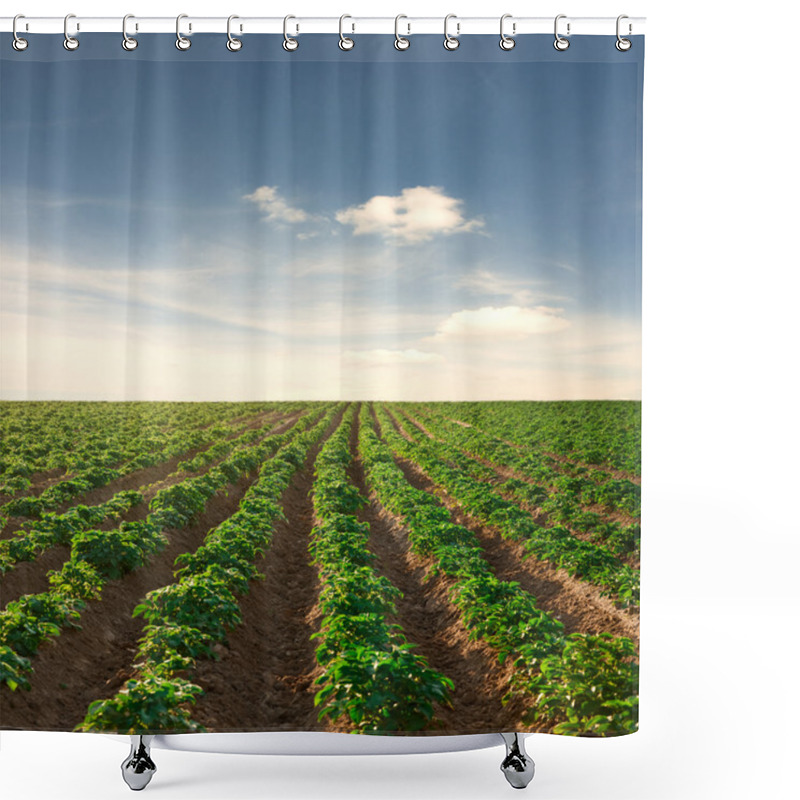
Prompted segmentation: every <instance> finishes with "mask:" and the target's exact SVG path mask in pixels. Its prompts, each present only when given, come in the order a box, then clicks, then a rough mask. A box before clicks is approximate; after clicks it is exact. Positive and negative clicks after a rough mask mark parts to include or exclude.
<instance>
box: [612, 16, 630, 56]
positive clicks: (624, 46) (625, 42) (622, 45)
mask: <svg viewBox="0 0 800 800" xmlns="http://www.w3.org/2000/svg"><path fill="white" fill-rule="evenodd" d="M624 19H628V15H627V14H620V15H619V16H618V17H617V41H616V42H615V43H614V47H616V48H617V50H619V51H620V52H621V53H624V52H625V51H626V50H630V49H631V47H632V46H633V42H632V41H631V40H630V39H625V38H623V37H622V36H621V35H620V32H619V29H620V22H622V20H624ZM631 30H632V28H631V25H630V23H629V24H628V34H629V35H630V32H631Z"/></svg>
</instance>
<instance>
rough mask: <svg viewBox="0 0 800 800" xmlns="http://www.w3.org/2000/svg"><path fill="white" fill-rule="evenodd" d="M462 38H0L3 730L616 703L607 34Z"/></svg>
mask: <svg viewBox="0 0 800 800" xmlns="http://www.w3.org/2000/svg"><path fill="white" fill-rule="evenodd" d="M473 38H474V43H473V41H472V40H471V41H470V43H469V48H467V47H466V46H465V47H464V48H463V49H462V51H461V54H460V55H458V56H454V54H453V53H450V52H448V51H447V50H445V49H444V48H443V47H442V45H441V38H440V37H432V38H426V37H419V38H418V39H415V42H414V47H413V48H412V50H411V56H412V57H411V58H409V57H408V56H409V53H401V52H399V51H396V50H395V48H394V47H392V45H391V40H390V39H386V40H381V37H374V39H373V37H364V38H363V39H360V40H359V43H358V45H357V47H356V48H355V52H354V53H349V54H345V55H342V54H341V51H340V50H339V48H338V47H337V46H336V43H335V37H334V39H333V40H330V39H328V38H327V37H314V36H309V37H306V38H304V39H303V45H302V47H300V48H299V49H298V51H297V53H294V54H289V53H286V52H285V51H284V50H283V48H282V47H280V37H278V39H277V40H276V47H275V48H274V51H273V50H270V51H269V53H270V54H269V55H265V56H264V58H263V59H262V58H260V57H259V58H253V57H251V56H248V53H250V54H251V55H252V53H253V49H252V48H250V49H248V48H245V51H244V53H242V54H239V55H237V56H233V57H231V58H229V56H230V54H229V53H228V51H227V50H226V49H225V48H224V45H221V46H220V47H216V46H215V48H216V49H214V50H213V53H214V55H213V56H208V57H206V56H204V52H211V51H204V50H203V46H204V45H203V44H202V40H201V39H200V40H196V43H195V46H194V47H192V48H191V50H189V51H187V52H185V53H184V52H180V51H178V50H177V49H176V48H175V47H174V46H173V40H171V39H170V41H168V42H166V39H165V40H164V41H165V42H166V43H167V46H166V47H165V48H163V49H162V51H160V53H161V54H160V55H158V57H157V59H156V60H154V59H152V58H151V57H150V56H148V53H147V52H145V50H146V48H140V52H138V53H137V54H135V55H134V54H132V53H128V52H126V51H125V50H123V49H122V48H121V47H120V46H119V42H118V37H116V38H114V40H113V47H109V48H108V50H105V51H102V50H91V51H90V49H89V46H88V45H87V46H86V47H85V48H81V50H80V52H79V53H71V54H66V55H65V51H64V48H63V47H62V46H61V42H60V40H57V39H54V41H55V44H54V45H53V47H51V48H50V49H47V48H45V47H44V45H42V47H41V48H39V47H38V46H37V48H36V58H33V59H32V58H28V57H25V58H21V57H20V56H19V54H16V53H14V51H13V50H12V49H11V48H9V51H8V53H7V54H5V55H0V58H2V60H3V69H2V72H0V90H2V95H3V113H2V118H1V119H0V189H1V190H2V191H0V339H2V347H0V436H2V441H1V442H0V728H3V729H24V730H63V731H72V730H80V731H114V732H123V733H124V732H138V733H146V732H148V731H149V732H168V731H173V732H180V731H197V732H202V731H214V732H232V731H343V732H344V731H352V732H358V733H387V734H388V733H392V734H401V735H402V734H412V733H421V734H425V735H435V734H445V733H452V734H467V733H488V732H501V731H508V732H510V731H515V730H518V731H550V732H555V733H563V734H573V735H586V736H614V735H619V734H625V733H630V732H632V731H635V730H636V728H637V724H638V711H637V702H638V665H639V650H638V636H639V605H638V604H639V534H640V486H641V484H640V475H641V468H640V456H639V453H640V430H641V418H640V417H641V331H642V326H641V247H640V242H641V235H640V234H641V202H640V201H641V114H640V110H641V102H640V100H641V87H642V82H641V79H642V62H641V55H640V54H641V52H642V51H641V48H638V49H637V48H634V51H633V52H632V53H631V54H627V55H624V57H620V53H619V52H618V51H617V50H616V49H615V48H614V47H613V45H611V46H609V45H608V42H605V44H603V42H601V41H600V40H601V39H602V38H603V37H584V38H585V39H588V40H591V41H590V42H584V43H582V44H581V47H578V46H577V44H576V47H574V48H572V49H571V50H570V51H569V53H557V52H556V51H555V50H554V49H553V47H552V42H551V40H548V41H547V42H546V47H545V48H544V50H545V51H546V52H547V55H546V56H545V55H542V56H541V58H540V57H539V56H537V55H536V52H535V48H532V47H531V48H527V47H526V48H523V47H520V48H517V49H516V50H515V52H514V54H513V55H511V54H509V53H506V52H504V51H503V50H501V49H500V48H499V47H498V46H497V40H496V37H473ZM482 38H483V39H484V41H481V39H482ZM490 40H491V41H490ZM94 41H97V42H98V47H99V46H100V45H101V41H100V40H94ZM108 41H109V42H110V41H111V40H110V39H109V40H108ZM387 42H388V44H387ZM601 44H603V47H600V45H601ZM92 46H94V45H92ZM103 46H105V45H103ZM32 47H33V45H32ZM370 48H371V50H370ZM471 48H475V49H474V50H473V49H471ZM591 48H594V50H591ZM84 49H85V50H86V53H90V52H91V53H92V54H94V55H91V56H90V57H84V55H82V54H84ZM591 52H594V53H595V55H590V54H591ZM103 53H105V55H103ZM551 53H552V55H550V54H551ZM370 54H371V55H370ZM470 54H473V55H470ZM587 54H589V55H587ZM372 55H374V58H372V57H371V56H372ZM364 56H370V57H364ZM454 58H456V59H457V61H454V60H453V59H454ZM223 59H224V61H225V63H224V64H222V63H220V61H221V60H223ZM565 59H566V61H565ZM567 62H568V63H567ZM19 86H25V87H30V91H23V92H20V91H18V88H19ZM54 86H57V87H58V90H57V91H54V90H53V87H54Z"/></svg>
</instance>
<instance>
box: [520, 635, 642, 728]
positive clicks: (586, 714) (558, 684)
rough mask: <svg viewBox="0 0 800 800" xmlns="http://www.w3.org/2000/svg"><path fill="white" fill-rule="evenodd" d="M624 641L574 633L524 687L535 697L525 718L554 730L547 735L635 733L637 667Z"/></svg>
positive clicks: (633, 654)
mask: <svg viewBox="0 0 800 800" xmlns="http://www.w3.org/2000/svg"><path fill="white" fill-rule="evenodd" d="M634 656H635V651H634V647H633V642H631V640H630V639H625V638H614V637H612V636H611V635H610V634H608V633H604V634H600V635H598V636H589V635H586V634H579V633H574V634H572V635H571V636H568V637H567V644H566V645H565V647H564V650H563V651H562V652H561V653H560V654H559V655H557V656H551V657H549V658H546V659H545V660H544V661H543V662H542V664H541V671H540V673H539V674H538V675H537V676H534V677H533V678H531V679H530V680H528V682H527V687H526V688H527V690H528V691H529V692H530V693H531V694H533V695H535V696H536V701H535V704H534V706H533V707H532V708H531V710H530V711H529V713H528V715H527V719H529V720H530V721H532V722H541V721H546V722H549V723H551V724H554V727H553V733H567V734H572V735H586V736H609V735H617V734H624V733H633V732H634V731H636V730H637V728H638V719H639V714H638V708H639V701H638V696H637V690H638V684H639V667H638V665H637V664H636V662H635V661H634Z"/></svg>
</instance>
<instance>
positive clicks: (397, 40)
mask: <svg viewBox="0 0 800 800" xmlns="http://www.w3.org/2000/svg"><path fill="white" fill-rule="evenodd" d="M401 19H408V17H407V16H406V15H405V14H398V15H397V16H396V17H395V18H394V47H395V50H408V48H409V47H411V39H406V37H405V36H401V35H400V20H401ZM406 27H407V28H408V33H407V34H406V36H410V35H411V23H410V22H407V23H406Z"/></svg>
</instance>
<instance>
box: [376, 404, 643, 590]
mask: <svg viewBox="0 0 800 800" xmlns="http://www.w3.org/2000/svg"><path fill="white" fill-rule="evenodd" d="M378 418H379V421H380V423H381V428H382V430H383V435H384V438H385V439H386V442H387V443H388V444H389V446H390V447H391V448H392V450H394V451H395V452H396V453H397V454H398V455H400V456H402V457H404V458H407V459H408V460H409V461H412V462H414V463H416V464H417V465H418V466H419V467H420V468H421V469H422V470H423V471H424V472H425V473H426V475H427V476H428V477H429V478H430V479H431V480H432V481H433V482H434V483H435V484H436V485H438V486H439V487H440V488H442V489H444V490H445V491H446V492H447V493H448V494H449V495H450V496H451V497H452V498H453V499H454V500H455V501H456V502H457V503H458V504H459V505H460V506H461V507H462V508H463V509H464V510H465V511H466V512H467V513H468V514H470V515H471V516H473V517H474V518H475V519H477V520H478V521H480V522H482V523H483V524H486V525H491V526H494V527H496V528H497V529H498V530H499V531H500V534H501V535H502V536H503V538H508V539H512V540H515V541H519V542H520V543H521V544H522V545H523V547H524V548H525V550H526V552H528V553H529V554H532V555H534V556H536V557H537V558H539V559H544V560H545V561H549V562H551V563H552V564H554V565H555V566H557V567H563V568H564V569H565V570H567V572H568V573H569V574H571V575H575V576H576V577H578V578H581V579H583V580H586V581H588V582H590V583H593V584H595V585H597V586H599V587H601V588H602V589H603V590H604V591H606V592H607V593H610V594H614V595H616V597H617V598H618V599H619V601H620V602H621V603H623V604H628V605H633V604H636V603H637V602H638V599H639V572H638V570H635V569H632V568H631V567H629V566H628V565H627V564H623V563H622V562H621V561H620V560H619V559H618V558H616V557H615V556H614V555H613V554H612V553H611V552H610V551H609V550H607V549H606V548H604V547H602V546H600V545H596V544H592V543H591V542H584V541H582V540H580V539H578V538H576V537H575V536H573V535H572V534H571V533H570V532H569V531H568V530H567V529H566V528H563V527H560V526H556V527H552V528H546V527H544V526H542V525H539V524H538V523H536V522H535V521H534V520H533V519H532V517H531V516H530V514H528V513H526V512H525V511H523V510H522V509H521V508H520V507H519V506H517V505H515V504H514V503H512V502H510V501H508V500H506V499H505V498H503V497H502V496H500V495H499V494H498V493H497V492H495V491H493V490H492V487H491V485H490V484H489V483H484V482H482V481H480V480H477V479H476V478H474V477H472V476H471V475H470V474H468V473H469V470H470V469H473V470H476V471H478V472H480V469H481V468H482V466H483V465H481V464H479V463H477V462H475V461H472V463H469V462H470V459H465V457H464V455H463V454H462V453H460V451H457V450H456V448H453V447H450V446H449V445H446V444H445V443H443V442H440V441H434V440H432V439H429V438H428V437H427V436H424V435H423V434H421V433H420V432H419V431H417V432H416V434H415V433H414V431H409V433H410V434H411V435H412V437H416V438H414V439H413V441H408V440H407V439H405V438H404V437H403V436H401V435H400V434H399V433H398V432H397V431H396V430H395V428H394V425H393V422H392V419H391V418H390V416H389V413H388V411H387V410H386V409H385V408H383V407H381V408H379V410H378ZM453 464H455V465H456V466H453Z"/></svg>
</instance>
